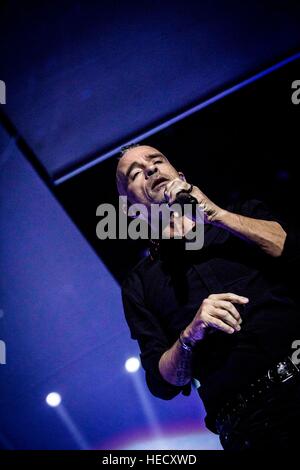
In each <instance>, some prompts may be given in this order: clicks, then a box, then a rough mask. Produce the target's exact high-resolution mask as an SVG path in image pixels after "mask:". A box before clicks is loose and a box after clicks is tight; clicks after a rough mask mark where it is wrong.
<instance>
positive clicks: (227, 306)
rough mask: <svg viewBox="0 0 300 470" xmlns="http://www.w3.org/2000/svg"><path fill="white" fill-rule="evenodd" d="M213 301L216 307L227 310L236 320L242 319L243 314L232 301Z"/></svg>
mask: <svg viewBox="0 0 300 470" xmlns="http://www.w3.org/2000/svg"><path fill="white" fill-rule="evenodd" d="M213 302H214V303H213V305H214V306H215V307H216V308H223V309H224V310H227V311H228V312H229V313H230V314H231V315H232V316H233V317H234V318H235V319H236V320H240V319H241V315H240V314H239V312H238V310H237V309H236V308H235V306H234V305H233V304H232V303H231V302H228V301H227V300H214V301H213Z"/></svg>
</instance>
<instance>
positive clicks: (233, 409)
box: [216, 357, 300, 429]
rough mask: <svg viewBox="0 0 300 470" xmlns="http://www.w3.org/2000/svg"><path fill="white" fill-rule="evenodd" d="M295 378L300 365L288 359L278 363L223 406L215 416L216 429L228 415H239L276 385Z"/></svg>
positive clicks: (299, 371) (299, 370)
mask: <svg viewBox="0 0 300 470" xmlns="http://www.w3.org/2000/svg"><path fill="white" fill-rule="evenodd" d="M297 376H300V364H295V363H294V362H293V361H292V359H291V358H290V357H287V358H286V359H284V360H283V361H280V362H278V363H277V364H276V365H275V366H274V367H272V368H270V369H269V370H268V372H267V373H266V374H265V375H264V376H263V377H261V378H259V379H257V380H255V381H254V382H253V383H251V384H250V386H248V388H247V390H245V391H244V392H243V393H240V394H238V395H236V396H235V398H234V399H232V400H230V401H228V402H227V403H226V404H225V405H224V406H223V408H222V409H221V410H220V411H219V413H217V416H216V429H218V428H219V427H220V424H222V422H224V420H225V419H226V418H227V417H228V415H234V414H237V413H241V412H242V411H243V410H246V409H247V408H248V407H250V406H251V405H253V404H255V403H257V402H258V401H259V400H260V399H261V398H262V397H263V396H264V395H265V394H266V393H267V392H269V391H270V390H272V389H273V388H274V386H276V384H277V385H278V384H281V383H284V382H287V381H289V380H291V379H293V378H295V377H297Z"/></svg>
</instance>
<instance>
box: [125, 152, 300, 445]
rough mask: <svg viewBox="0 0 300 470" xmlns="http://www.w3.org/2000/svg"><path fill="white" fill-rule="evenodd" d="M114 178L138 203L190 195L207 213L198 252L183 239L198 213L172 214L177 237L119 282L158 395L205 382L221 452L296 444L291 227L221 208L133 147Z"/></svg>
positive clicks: (154, 155) (298, 320)
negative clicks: (121, 282)
mask: <svg viewBox="0 0 300 470" xmlns="http://www.w3.org/2000/svg"><path fill="white" fill-rule="evenodd" d="M116 177H117V186H118V191H119V194H120V195H123V196H125V195H126V196H127V197H128V201H129V203H130V204H134V203H142V204H144V205H145V206H146V207H147V208H149V209H150V207H151V205H153V204H161V203H162V202H163V201H166V202H167V203H168V204H169V205H170V206H171V205H172V204H173V203H174V202H176V197H177V195H178V194H179V193H180V191H185V192H186V193H187V194H190V195H191V196H192V197H194V198H195V199H196V202H197V203H198V205H199V206H198V207H200V208H201V209H202V210H203V212H204V245H203V247H202V248H201V249H199V250H187V249H186V244H185V243H184V241H185V237H186V235H187V233H189V232H190V231H191V230H193V229H194V228H195V224H197V223H198V222H197V218H196V217H190V216H187V215H185V214H184V213H183V215H182V216H181V215H180V216H179V217H175V216H174V214H173V216H172V217H171V218H170V224H169V227H167V228H165V229H164V230H165V232H168V234H169V235H170V236H169V237H165V236H161V237H160V239H159V240H157V241H152V242H151V243H150V245H151V247H150V255H149V256H147V257H145V258H144V259H143V260H141V261H140V262H139V263H138V265H137V266H136V267H135V268H134V269H133V270H132V271H131V272H130V273H129V275H128V277H127V278H126V280H125V281H124V283H123V285H122V297H123V304H124V311H125V316H126V320H127V323H128V325H129V328H130V331H131V337H132V338H133V339H136V340H137V341H138V343H139V346H140V350H141V362H142V365H143V367H144V369H145V372H146V381H147V384H148V387H149V389H150V391H151V393H152V394H153V395H155V396H157V397H160V398H162V399H166V400H169V399H172V398H173V397H175V396H176V395H178V394H179V393H181V392H182V393H183V394H184V395H189V394H190V392H191V383H192V381H193V379H197V380H198V381H199V382H200V384H201V387H200V388H199V389H198V392H199V395H200V397H201V399H202V400H203V403H204V405H205V408H206V412H207V415H206V418H205V422H206V425H207V427H208V429H210V430H211V431H213V432H215V433H217V434H219V435H220V441H221V443H222V445H223V447H224V449H228V450H242V449H271V448H279V447H281V448H286V447H288V446H291V445H292V443H293V442H296V441H295V440H296V435H295V433H296V432H297V431H296V430H297V428H298V427H299V418H300V373H299V370H300V364H299V366H298V363H299V362H300V360H299V357H298V356H297V349H295V348H296V346H297V345H298V349H299V345H300V312H299V306H298V304H297V294H296V292H295V282H294V283H293V282H292V280H293V279H292V275H291V273H292V270H293V266H294V265H295V266H296V265H297V264H298V263H297V260H296V258H297V257H298V258H299V253H300V250H299V241H298V238H297V236H296V235H295V231H293V230H290V229H289V228H287V227H286V226H285V224H284V223H283V222H282V221H280V220H279V219H278V218H277V217H275V216H273V215H272V214H271V213H270V212H269V210H268V209H267V208H266V206H265V205H264V204H263V203H261V202H260V201H257V200H250V201H246V202H243V203H237V204H234V205H231V206H229V207H227V208H226V209H224V208H221V207H219V206H218V205H216V204H214V203H213V202H212V201H211V200H210V199H209V198H208V197H207V196H206V195H205V194H204V193H203V192H202V191H201V190H200V189H199V188H198V187H197V186H196V185H192V184H191V183H190V182H187V181H186V179H185V176H184V175H183V174H182V173H181V172H178V171H177V170H176V169H175V168H174V167H173V166H172V165H171V164H170V162H169V161H168V159H167V158H166V156H164V155H163V154H162V153H161V152H160V151H159V150H157V149H155V148H153V147H149V146H146V145H132V146H128V147H127V148H125V149H124V150H123V152H122V156H121V158H120V159H119V161H118V166H117V175H116ZM181 194H182V193H181ZM175 215H176V214H175ZM148 222H149V223H150V224H151V221H150V220H149V221H148ZM175 235H182V237H181V238H178V239H176V238H174V236H175ZM299 356H300V354H299Z"/></svg>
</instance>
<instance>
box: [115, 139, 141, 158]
mask: <svg viewBox="0 0 300 470" xmlns="http://www.w3.org/2000/svg"><path fill="white" fill-rule="evenodd" d="M135 147H140V144H135V143H134V142H132V143H131V144H127V145H123V147H121V151H120V154H119V156H118V160H120V158H122V157H123V155H125V153H126V152H127V150H130V149H134V148H135Z"/></svg>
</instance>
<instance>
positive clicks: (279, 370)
mask: <svg viewBox="0 0 300 470" xmlns="http://www.w3.org/2000/svg"><path fill="white" fill-rule="evenodd" d="M294 368H295V365H294V363H293V362H292V360H291V359H290V358H288V359H287V360H285V361H281V362H278V364H276V366H275V367H274V368H273V369H269V370H268V378H269V379H270V380H271V382H275V383H278V382H279V383H284V382H287V381H288V380H290V379H291V378H292V377H294ZM296 369H297V370H298V368H296ZM276 379H278V380H276Z"/></svg>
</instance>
